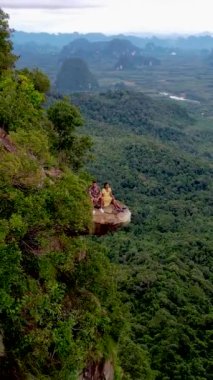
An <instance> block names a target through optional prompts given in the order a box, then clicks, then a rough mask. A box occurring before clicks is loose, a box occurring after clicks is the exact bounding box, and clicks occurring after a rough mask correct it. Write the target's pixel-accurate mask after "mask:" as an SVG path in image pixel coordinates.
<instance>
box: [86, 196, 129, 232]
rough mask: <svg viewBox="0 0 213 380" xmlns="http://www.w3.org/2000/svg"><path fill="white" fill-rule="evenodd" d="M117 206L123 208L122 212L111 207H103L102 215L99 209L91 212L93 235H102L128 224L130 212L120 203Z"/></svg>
mask: <svg viewBox="0 0 213 380" xmlns="http://www.w3.org/2000/svg"><path fill="white" fill-rule="evenodd" d="M119 205H120V206H121V207H123V208H124V209H123V211H122V212H119V211H116V210H115V208H114V207H113V205H110V206H108V207H105V208H104V213H102V212H101V211H100V209H94V210H93V223H94V229H93V233H94V234H95V235H104V234H106V233H107V232H109V231H115V230H117V229H118V228H119V227H122V226H125V225H127V224H128V223H130V221H131V212H130V210H129V209H128V208H127V207H125V206H124V205H123V204H122V203H120V202H119Z"/></svg>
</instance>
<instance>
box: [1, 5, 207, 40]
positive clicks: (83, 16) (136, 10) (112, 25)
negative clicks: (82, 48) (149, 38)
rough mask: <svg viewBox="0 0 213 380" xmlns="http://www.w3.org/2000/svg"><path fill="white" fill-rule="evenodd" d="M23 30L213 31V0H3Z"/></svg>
mask: <svg viewBox="0 0 213 380" xmlns="http://www.w3.org/2000/svg"><path fill="white" fill-rule="evenodd" d="M0 7H1V8H3V9H4V10H5V11H6V12H7V13H9V15H10V27H11V28H14V29H16V30H24V31H33V32H39V31H46V32H54V33H58V32H61V33H63V32H68V33H69V32H70V33H71V32H75V31H77V32H83V33H87V32H103V33H106V34H112V33H144V32H151V33H152V32H153V33H156V32H158V33H177V32H178V33H200V32H207V31H208V32H212V33H213V18H212V13H213V0H0Z"/></svg>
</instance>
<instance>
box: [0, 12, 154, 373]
mask: <svg viewBox="0 0 213 380" xmlns="http://www.w3.org/2000/svg"><path fill="white" fill-rule="evenodd" d="M0 50H1V52H2V56H1V65H0V199H1V206H0V378H1V379H2V380H3V379H8V380H13V379H19V380H22V379H23V380H25V379H31V380H32V379H38V380H42V379H62V380H63V379H64V380H67V379H73V380H74V379H80V378H85V377H84V375H85V374H86V373H91V374H92V373H94V372H96V373H98V375H99V376H102V377H103V376H104V373H105V371H106V368H108V371H110V373H112V374H114V377H115V378H117V379H120V378H121V374H122V370H121V367H120V359H119V358H118V347H119V346H120V340H121V338H122V336H129V334H130V328H129V327H128V326H129V325H128V313H127V315H126V317H125V314H126V308H125V306H124V305H123V304H122V302H121V297H120V295H119V293H118V290H117V285H116V280H115V279H116V276H117V268H116V267H115V266H114V265H113V264H111V263H110V262H109V259H108V258H107V257H106V255H105V250H104V248H103V249H102V248H100V246H99V244H97V243H95V242H92V241H91V240H90V239H89V238H88V237H87V235H88V233H89V231H90V227H91V222H92V220H91V218H92V206H91V201H90V199H89V197H88V194H87V188H88V185H89V184H90V177H89V175H88V174H86V173H84V174H83V173H81V174H80V173H79V169H80V167H81V166H82V164H83V163H84V161H85V160H87V159H88V153H89V149H90V146H91V142H90V139H89V138H87V137H85V136H79V135H78V134H77V132H76V129H77V128H78V127H80V126H81V125H82V118H81V115H80V113H79V111H78V110H77V109H76V108H75V107H74V106H73V105H72V104H70V103H69V102H68V101H65V100H64V101H58V102H55V103H54V104H52V105H51V107H49V108H48V109H47V110H45V109H44V107H43V104H44V102H45V94H44V90H45V89H46V90H48V79H47V78H46V77H45V76H44V75H43V74H42V73H40V72H39V71H29V70H24V71H22V72H20V71H15V70H14V69H13V64H14V62H15V59H16V57H15V56H14V55H13V54H12V52H11V43H10V32H9V28H8V22H7V15H6V14H5V13H4V12H3V11H1V10H0ZM133 344H134V343H133ZM146 365H147V364H146V363H145V364H144V366H145V367H146ZM147 371H150V369H149V366H148V369H147ZM91 376H92V375H91Z"/></svg>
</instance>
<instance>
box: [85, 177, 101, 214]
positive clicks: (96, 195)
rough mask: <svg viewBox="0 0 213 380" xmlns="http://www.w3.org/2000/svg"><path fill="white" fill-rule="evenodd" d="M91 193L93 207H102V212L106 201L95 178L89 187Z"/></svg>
mask: <svg viewBox="0 0 213 380" xmlns="http://www.w3.org/2000/svg"><path fill="white" fill-rule="evenodd" d="M89 195H90V198H91V201H92V204H93V207H94V208H98V209H100V211H101V212H104V210H103V206H104V203H103V199H102V194H101V190H100V187H99V186H98V184H97V181H96V180H93V181H92V185H91V186H90V187H89Z"/></svg>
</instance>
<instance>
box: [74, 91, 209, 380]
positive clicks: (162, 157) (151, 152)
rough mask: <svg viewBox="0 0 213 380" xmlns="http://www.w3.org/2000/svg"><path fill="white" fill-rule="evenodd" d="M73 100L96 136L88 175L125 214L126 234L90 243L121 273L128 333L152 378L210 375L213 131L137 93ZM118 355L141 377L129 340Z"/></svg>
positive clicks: (182, 112)
mask: <svg viewBox="0 0 213 380" xmlns="http://www.w3.org/2000/svg"><path fill="white" fill-rule="evenodd" d="M72 98H73V99H74V97H72ZM74 101H75V102H76V103H77V104H79V105H80V107H81V109H82V111H83V113H84V115H85V118H86V119H87V128H86V131H87V133H88V132H89V133H90V135H91V136H92V137H93V140H94V141H95V148H94V154H95V160H94V162H93V163H91V164H89V166H88V167H89V169H90V171H91V172H92V173H93V174H94V175H95V177H96V178H98V179H99V181H100V182H103V181H105V180H107V181H109V182H110V183H111V184H112V187H113V189H114V191H115V194H116V196H117V197H118V198H119V199H121V200H123V201H124V202H125V203H126V204H128V206H129V207H130V209H131V211H132V214H133V217H132V223H131V225H130V226H129V227H127V228H126V230H125V231H120V232H119V233H116V234H114V235H111V236H107V237H103V238H101V239H98V243H99V244H100V246H102V245H103V244H105V245H106V247H107V252H108V256H109V258H110V259H111V261H112V262H114V263H116V264H117V265H118V267H119V268H121V269H122V270H121V274H120V277H119V279H118V283H119V287H120V290H121V292H122V296H123V300H124V302H126V303H127V304H128V305H129V307H130V310H131V318H132V320H131V327H132V331H133V333H132V334H133V335H132V339H133V341H134V342H135V343H136V342H137V343H138V344H139V346H140V348H141V349H143V350H144V352H145V353H146V355H147V357H149V360H150V363H151V368H152V370H154V378H156V379H187V380H188V379H199V380H201V379H203V380H204V379H211V373H212V359H211V358H212V351H211V340H212V330H211V324H212V303H211V301H212V292H213V285H212V269H213V261H212V252H213V241H212V233H213V218H212V216H213V215H212V210H213V209H212V192H213V186H212V178H213V167H212V159H211V160H210V156H208V155H207V157H206V153H207V151H208V142H209V140H211V141H212V138H213V131H212V130H211V131H210V130H209V129H208V130H207V131H208V133H207V134H206V137H205V133H204V132H205V126H204V125H203V131H202V134H201V135H199V133H198V130H197V127H196V121H195V120H193V118H191V117H190V116H189V115H188V114H187V112H186V110H185V109H184V108H182V107H180V106H179V105H177V104H176V103H173V102H171V101H170V102H161V101H158V100H156V101H154V100H152V99H150V98H148V97H145V96H144V95H143V94H138V93H130V92H118V93H108V94H102V95H101V96H99V97H95V96H93V97H88V95H81V96H76V98H75V99H74ZM200 145H201V146H202V149H200ZM204 146H206V147H207V148H206V149H207V151H205V149H204ZM209 160H210V161H209ZM122 357H123V359H124V360H125V362H124V368H125V369H126V371H128V373H129V374H130V375H129V376H130V377H129V378H131V379H132V378H133V379H138V380H139V379H146V378H148V377H146V376H145V375H143V374H142V369H141V368H140V360H139V358H138V357H137V354H136V353H135V355H134V354H133V353H132V349H131V344H130V345H127V348H126V351H124V352H122Z"/></svg>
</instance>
